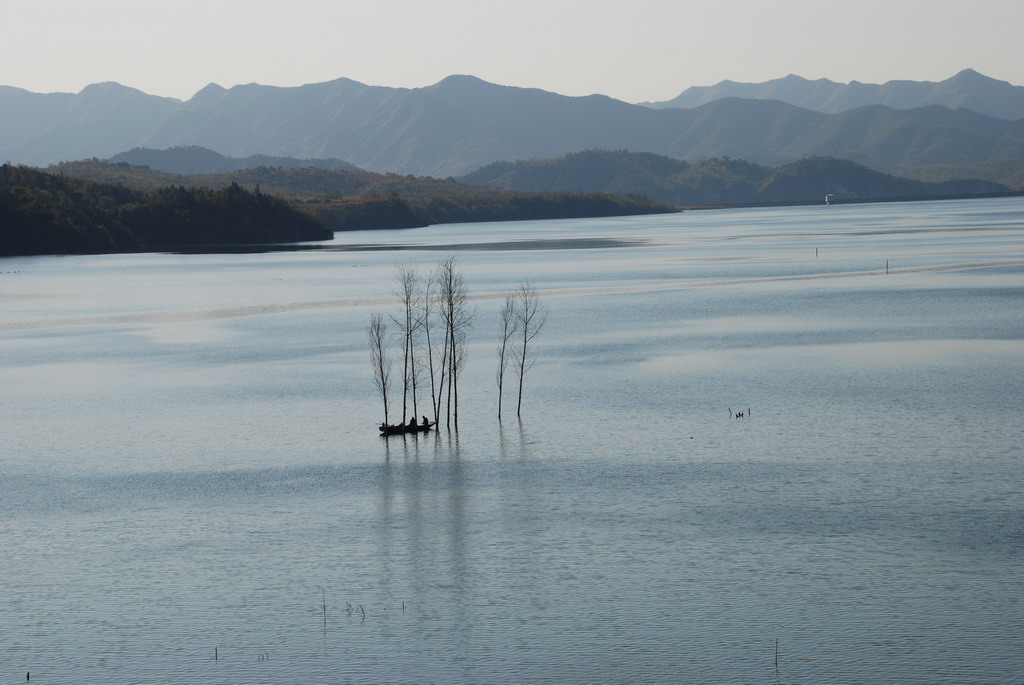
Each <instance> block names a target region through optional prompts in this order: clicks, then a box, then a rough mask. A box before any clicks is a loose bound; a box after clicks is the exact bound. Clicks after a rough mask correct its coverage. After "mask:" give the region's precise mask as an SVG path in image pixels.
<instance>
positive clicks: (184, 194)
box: [0, 164, 332, 256]
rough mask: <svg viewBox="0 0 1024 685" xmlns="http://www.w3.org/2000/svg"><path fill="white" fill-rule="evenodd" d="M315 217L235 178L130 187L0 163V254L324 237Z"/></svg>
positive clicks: (92, 251)
mask: <svg viewBox="0 0 1024 685" xmlns="http://www.w3.org/2000/svg"><path fill="white" fill-rule="evenodd" d="M331 237H332V233H331V231H330V230H328V229H327V228H326V227H325V226H324V225H323V223H322V222H320V221H318V220H316V219H315V218H313V217H310V216H308V215H306V214H303V213H301V212H299V211H298V210H296V209H295V208H293V207H292V206H291V205H289V204H288V203H287V202H284V201H283V200H280V199H278V198H275V197H271V196H270V195H267V194H265V193H261V192H259V191H249V190H245V189H243V188H242V187H240V186H238V185H237V184H234V185H230V186H228V187H227V188H223V189H220V190H211V189H204V188H189V189H187V188H185V187H183V186H168V187H165V188H162V189H160V190H133V189H130V188H127V187H125V186H117V185H108V184H101V183H94V182H91V181H83V180H78V179H73V178H67V177H61V176H57V175H54V174H48V173H44V172H41V171H38V170H36V169H31V168H28V167H21V166H13V165H10V164H4V165H3V166H0V256H14V255H38V254H96V253H107V252H134V251H139V250H151V249H167V248H174V247H186V246H200V245H206V246H208V245H237V244H252V243H259V244H266V243H280V242H295V241H306V240H327V239H330V238H331Z"/></svg>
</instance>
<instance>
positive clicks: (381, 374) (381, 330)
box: [366, 313, 392, 425]
mask: <svg viewBox="0 0 1024 685" xmlns="http://www.w3.org/2000/svg"><path fill="white" fill-rule="evenodd" d="M366 335H367V340H368V342H369V344H370V361H371V363H372V364H373V383H374V385H375V386H376V388H377V392H378V393H379V394H380V397H381V399H382V400H383V401H384V423H385V425H386V424H387V423H388V421H389V418H388V407H389V405H388V393H389V392H390V390H391V369H392V362H391V357H390V355H389V354H388V325H387V323H386V322H385V321H384V315H383V314H379V313H378V314H374V315H373V318H371V319H370V325H369V326H368V327H367V329H366Z"/></svg>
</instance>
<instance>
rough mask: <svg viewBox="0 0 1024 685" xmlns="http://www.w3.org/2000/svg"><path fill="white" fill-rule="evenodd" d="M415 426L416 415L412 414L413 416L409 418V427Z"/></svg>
mask: <svg viewBox="0 0 1024 685" xmlns="http://www.w3.org/2000/svg"><path fill="white" fill-rule="evenodd" d="M415 427H416V417H415V416H413V417H410V418H409V428H415Z"/></svg>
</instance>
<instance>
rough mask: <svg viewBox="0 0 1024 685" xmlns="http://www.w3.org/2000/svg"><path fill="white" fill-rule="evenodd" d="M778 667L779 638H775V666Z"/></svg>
mask: <svg viewBox="0 0 1024 685" xmlns="http://www.w3.org/2000/svg"><path fill="white" fill-rule="evenodd" d="M778 667H779V638H775V668H778Z"/></svg>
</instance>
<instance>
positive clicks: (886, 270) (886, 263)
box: [885, 259, 889, 274]
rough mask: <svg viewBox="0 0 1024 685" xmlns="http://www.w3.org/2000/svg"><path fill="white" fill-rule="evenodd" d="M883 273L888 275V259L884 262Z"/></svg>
mask: <svg viewBox="0 0 1024 685" xmlns="http://www.w3.org/2000/svg"><path fill="white" fill-rule="evenodd" d="M885 273H886V274H888V273H889V260H888V259H887V260H885Z"/></svg>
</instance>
